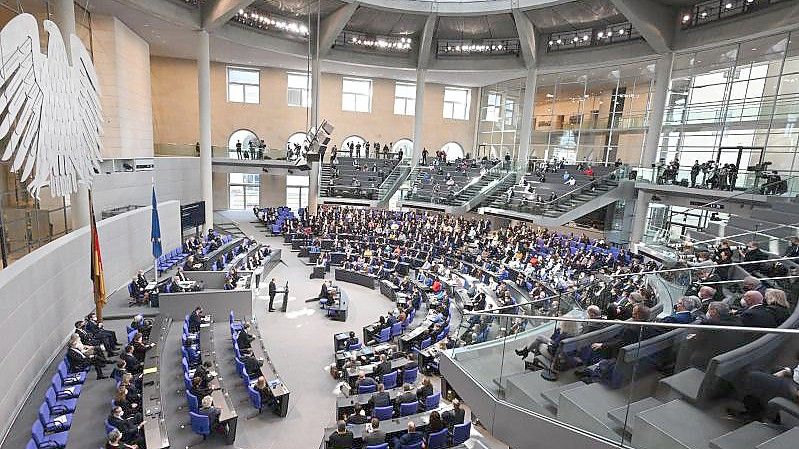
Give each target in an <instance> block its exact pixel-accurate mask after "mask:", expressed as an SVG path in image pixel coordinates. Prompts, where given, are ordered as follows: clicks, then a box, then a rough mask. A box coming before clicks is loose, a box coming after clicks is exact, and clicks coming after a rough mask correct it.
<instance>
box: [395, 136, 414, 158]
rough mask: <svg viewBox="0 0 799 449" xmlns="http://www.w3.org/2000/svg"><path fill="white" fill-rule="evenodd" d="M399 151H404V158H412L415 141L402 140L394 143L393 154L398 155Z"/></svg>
mask: <svg viewBox="0 0 799 449" xmlns="http://www.w3.org/2000/svg"><path fill="white" fill-rule="evenodd" d="M399 151H402V157H404V158H405V157H410V155H411V154H413V141H412V140H411V139H400V140H398V141H396V142H394V146H393V147H391V152H392V153H397V152H399Z"/></svg>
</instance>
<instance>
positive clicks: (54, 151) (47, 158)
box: [0, 14, 103, 198]
mask: <svg viewBox="0 0 799 449" xmlns="http://www.w3.org/2000/svg"><path fill="white" fill-rule="evenodd" d="M44 29H45V31H47V33H48V35H49V38H48V42H47V55H44V54H42V52H41V51H40V39H39V27H38V23H37V22H36V19H35V18H34V17H33V16H32V15H30V14H20V15H18V16H16V17H14V18H13V19H11V20H10V21H9V22H8V24H6V26H5V27H4V28H3V30H2V31H0V152H1V153H0V154H2V156H0V161H2V162H9V161H10V163H11V169H12V170H14V171H15V172H17V173H18V174H19V178H20V180H21V181H22V182H26V181H29V182H28V185H27V189H28V191H29V192H30V193H31V194H32V195H33V196H35V197H36V198H39V191H40V190H41V188H42V187H44V186H50V193H51V194H52V196H54V197H59V196H66V195H68V194H70V193H72V192H76V191H77V189H78V181H83V182H84V183H86V184H91V182H92V179H93V178H94V173H95V171H94V170H95V169H99V167H100V165H99V162H100V161H101V160H102V158H101V156H100V148H101V140H100V135H101V133H102V120H103V118H102V111H101V107H100V86H99V82H98V80H97V73H96V72H95V70H94V64H92V60H91V56H90V55H89V52H88V51H86V48H85V47H84V46H83V43H82V42H81V41H80V39H79V38H78V37H77V36H75V35H74V34H72V35H70V36H69V42H70V51H71V55H72V65H71V66H70V63H69V58H68V57H67V50H66V48H64V39H63V38H62V36H61V32H60V31H59V30H58V27H57V26H56V24H55V23H53V22H51V21H49V20H45V21H44ZM20 171H21V172H20Z"/></svg>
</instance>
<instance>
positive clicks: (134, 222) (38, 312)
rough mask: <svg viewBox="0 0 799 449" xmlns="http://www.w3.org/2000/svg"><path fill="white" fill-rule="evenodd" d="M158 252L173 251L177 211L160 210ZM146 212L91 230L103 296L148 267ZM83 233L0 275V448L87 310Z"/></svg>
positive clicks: (168, 205) (173, 206)
mask: <svg viewBox="0 0 799 449" xmlns="http://www.w3.org/2000/svg"><path fill="white" fill-rule="evenodd" d="M158 213H159V217H160V220H161V233H162V242H163V244H164V249H171V248H175V247H177V246H178V245H179V244H180V237H181V232H180V231H181V230H180V205H179V203H178V202H177V201H168V202H164V203H161V204H159V206H158ZM150 215H151V208H150V207H146V208H141V209H137V210H134V211H131V212H127V213H124V214H121V215H117V216H115V217H112V218H109V219H107V220H102V221H100V222H99V223H98V224H97V227H98V233H99V235H100V248H101V250H102V254H103V267H104V270H105V282H106V286H107V288H108V291H109V294H110V292H112V291H114V290H115V289H116V288H118V287H120V286H122V285H124V284H125V283H127V281H128V280H129V279H130V278H131V276H132V275H133V274H134V273H135V271H136V270H137V269H139V268H141V267H144V266H147V265H150V264H152V255H151V248H152V245H151V242H150ZM89 248H90V239H89V228H88V227H84V228H81V229H78V230H76V231H73V232H71V233H69V234H67V235H66V236H64V237H61V238H59V239H57V240H54V241H52V242H50V243H48V244H47V245H45V246H43V247H41V248H39V249H37V250H35V251H33V252H32V253H30V254H29V255H27V256H25V257H23V258H22V259H20V260H18V261H16V262H14V263H13V264H11V265H10V266H9V267H8V268H6V269H4V270H2V271H0V298H2V299H0V341H3V342H4V343H3V344H2V345H0V379H3V388H1V389H0V437H2V438H0V441H2V439H3V438H5V435H6V433H7V432H8V430H9V429H10V427H11V424H12V422H13V419H14V417H15V416H16V414H17V412H18V410H19V408H20V407H21V406H22V404H23V403H24V402H25V400H26V398H27V396H28V394H29V392H30V391H31V389H32V388H33V386H34V385H35V383H36V381H38V379H39V377H40V376H41V374H42V373H43V372H44V370H45V369H46V368H47V366H48V365H49V362H50V361H51V360H52V359H53V358H54V357H55V356H56V355H57V354H58V353H59V351H60V350H61V349H62V347H63V344H64V343H65V341H66V339H67V337H68V335H69V332H70V329H73V328H74V322H75V321H76V320H78V319H81V318H82V317H83V316H85V315H86V314H87V313H88V312H89V311H91V310H92V309H93V307H94V303H93V299H92V284H91V281H90V278H89V264H90V259H89V256H90V253H89Z"/></svg>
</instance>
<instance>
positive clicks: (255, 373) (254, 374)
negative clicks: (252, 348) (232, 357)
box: [240, 351, 264, 379]
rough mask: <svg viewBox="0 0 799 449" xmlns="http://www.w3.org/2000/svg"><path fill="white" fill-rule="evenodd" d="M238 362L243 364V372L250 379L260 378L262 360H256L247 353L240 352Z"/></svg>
mask: <svg viewBox="0 0 799 449" xmlns="http://www.w3.org/2000/svg"><path fill="white" fill-rule="evenodd" d="M240 360H241V362H242V363H243V364H244V371H246V372H247V375H248V376H250V379H255V378H258V377H260V376H261V366H262V365H263V364H264V362H263V360H258V359H256V358H255V357H254V356H253V355H252V353H250V352H249V351H242V353H241V359H240Z"/></svg>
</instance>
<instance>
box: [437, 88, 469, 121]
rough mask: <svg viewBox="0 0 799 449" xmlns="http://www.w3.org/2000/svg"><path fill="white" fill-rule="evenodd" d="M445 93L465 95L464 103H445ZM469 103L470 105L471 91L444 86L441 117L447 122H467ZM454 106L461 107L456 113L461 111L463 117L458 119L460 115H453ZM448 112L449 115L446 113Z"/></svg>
mask: <svg viewBox="0 0 799 449" xmlns="http://www.w3.org/2000/svg"><path fill="white" fill-rule="evenodd" d="M447 91H457V92H465V93H466V101H465V103H460V102H454V101H447ZM471 103H472V90H471V89H470V88H468V87H456V86H444V98H443V104H444V107H443V116H444V118H445V119H449V120H469V115H470V112H471V106H472V105H471ZM456 106H463V107H462V108H461V107H458V109H457V111H462V113H463V117H460V116H459V115H460V114H457V116H456V114H455V112H456ZM448 111H449V114H447V112H448Z"/></svg>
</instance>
